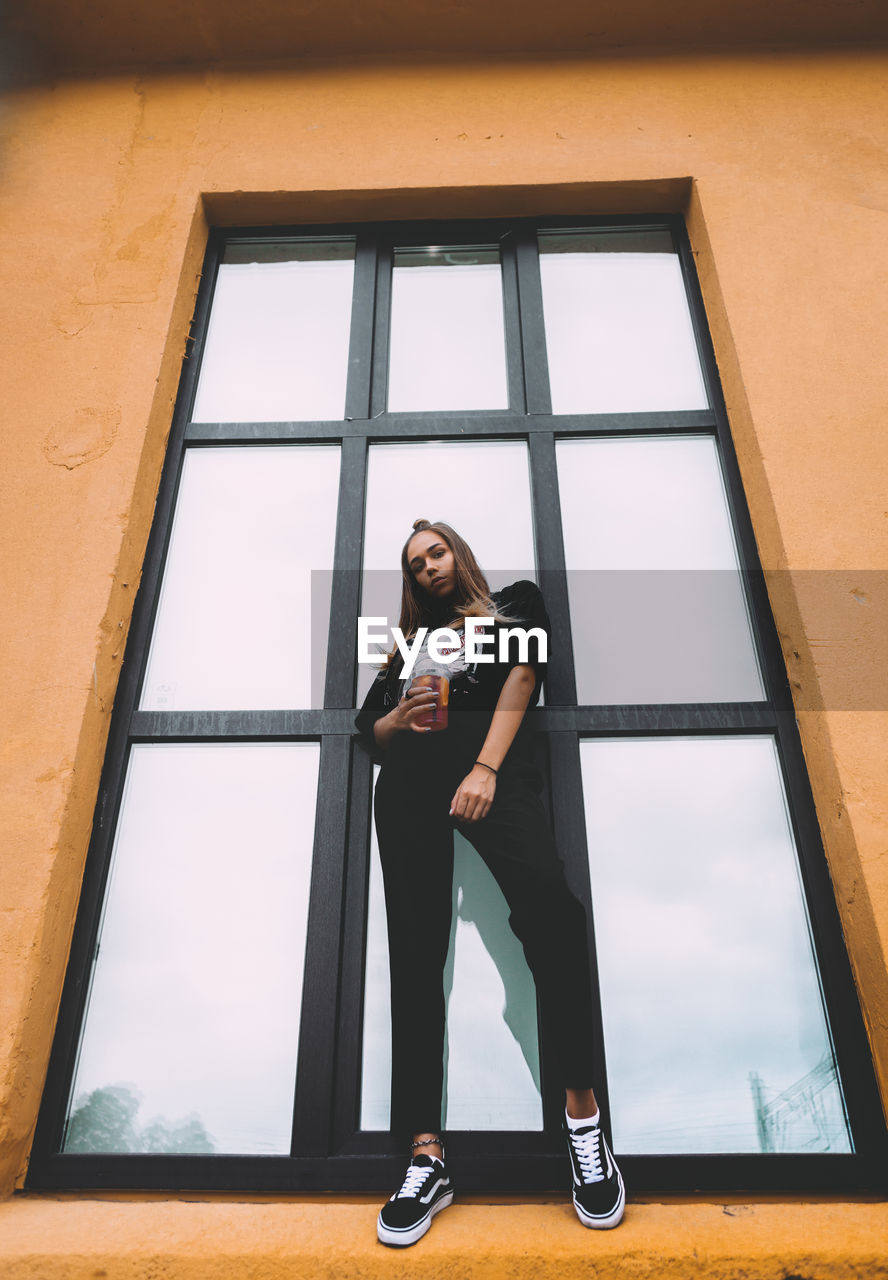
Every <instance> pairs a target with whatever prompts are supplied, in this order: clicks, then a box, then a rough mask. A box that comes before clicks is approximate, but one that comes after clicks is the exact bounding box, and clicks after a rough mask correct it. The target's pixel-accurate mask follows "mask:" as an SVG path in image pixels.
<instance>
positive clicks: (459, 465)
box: [357, 440, 536, 705]
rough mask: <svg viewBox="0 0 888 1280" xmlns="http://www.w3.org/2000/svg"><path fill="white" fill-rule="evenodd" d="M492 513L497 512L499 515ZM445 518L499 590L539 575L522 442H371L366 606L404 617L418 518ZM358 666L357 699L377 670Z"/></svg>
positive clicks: (377, 613)
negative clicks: (405, 571) (404, 562)
mask: <svg viewBox="0 0 888 1280" xmlns="http://www.w3.org/2000/svg"><path fill="white" fill-rule="evenodd" d="M493 513H496V518H495V519H493V518H492V516H493ZM420 518H422V519H428V520H444V521H445V522H446V523H447V524H449V525H451V526H452V527H453V528H454V529H456V531H457V532H458V533H460V534H461V535H462V537H463V538H465V540H466V541H467V542H468V544H469V546H470V547H471V548H472V550H473V551H474V553H475V556H476V557H477V560H478V563H479V564H480V565H481V567H482V569H483V570H484V572H485V574H486V576H487V579H488V582H489V583H490V586H491V589H492V590H494V591H495V590H497V589H498V588H500V587H504V586H507V585H508V584H509V583H511V582H516V581H518V580H519V579H520V578H531V579H536V570H535V568H534V566H535V563H536V557H535V555H534V546H533V521H532V518H531V512H530V473H529V470H528V461H527V445H526V444H525V443H524V442H523V441H513V440H505V441H504V440H497V441H491V442H485V441H474V440H472V441H469V440H467V441H443V440H430V441H418V442H415V443H414V442H411V443H409V444H379V445H371V446H370V462H369V467H368V473H367V508H366V522H365V532H364V570H365V572H364V583H363V593H362V599H361V613H362V614H363V615H366V616H368V617H385V618H387V619H388V625H389V627H392V626H395V625H396V624H397V622H398V617H399V613H400V601H401V568H400V564H401V547H402V546H403V545H404V543H405V542H406V540H407V538H408V536H409V535H410V531H411V529H412V527H413V522H414V521H415V520H417V519H420ZM374 674H375V673H374V670H373V668H372V667H368V666H365V665H362V666H360V667H359V668H358V695H357V697H358V704H359V705H360V703H361V702H362V701H363V699H364V696H365V694H366V692H367V689H368V688H369V686H370V682H371V680H372V678H373V675H374Z"/></svg>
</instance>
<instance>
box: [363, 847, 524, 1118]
mask: <svg viewBox="0 0 888 1280" xmlns="http://www.w3.org/2000/svg"><path fill="white" fill-rule="evenodd" d="M368 916H369V919H368V931H367V959H366V969H365V978H364V983H365V985H364V1039H363V1045H364V1053H363V1072H362V1076H361V1128H362V1129H388V1128H389V1119H390V1116H389V1113H390V1088H391V1065H392V1063H391V1011H390V1001H389V962H388V943H387V941H386V924H385V900H384V895H383V888H382V872H381V871H380V868H379V851H378V849H377V845H376V834H375V831H374V834H373V847H372V850H371V862H370V895H369V908H368ZM444 991H445V995H446V1004H447V1031H448V1034H447V1038H446V1040H445V1050H444V1054H445V1072H444V1095H445V1104H444V1117H443V1120H444V1128H445V1129H542V1127H543V1113H542V1103H541V1101H540V1064H539V1039H538V1031H537V1017H536V990H535V988H534V982H533V978H532V977H531V974H530V971H529V969H528V968H527V962H526V961H525V959H524V953H523V951H522V949H521V944H520V943H519V941H518V939H517V938H516V937H515V935H514V934H513V933H512V930H511V929H510V928H509V911H508V907H507V906H506V903H505V900H504V898H503V896H502V894H501V893H500V890H499V887H498V886H497V883H496V881H495V880H494V879H493V876H492V875H491V874H490V872H489V871H488V870H487V867H486V866H485V865H484V863H483V862H482V860H481V858H480V857H479V856H478V854H477V853H475V851H474V849H473V848H472V847H471V845H470V844H469V843H468V842H467V841H466V840H464V839H463V837H462V836H461V835H459V833H457V834H456V837H455V860H454V873H453V927H452V931H451V935H450V951H449V953H448V956H447V964H446V966H445V969H444Z"/></svg>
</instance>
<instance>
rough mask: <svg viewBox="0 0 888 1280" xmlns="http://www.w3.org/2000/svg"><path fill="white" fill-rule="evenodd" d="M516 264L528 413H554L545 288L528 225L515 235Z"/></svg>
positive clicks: (533, 234)
mask: <svg viewBox="0 0 888 1280" xmlns="http://www.w3.org/2000/svg"><path fill="white" fill-rule="evenodd" d="M513 243H514V248H515V262H516V266H517V271H518V299H519V306H520V309H521V350H522V354H523V357H524V380H525V387H526V394H527V412H528V413H531V414H534V413H546V414H550V413H551V412H552V397H551V395H550V393H549V361H548V357H547V354H546V328H545V324H544V321H543V286H542V282H541V280H540V258H539V250H538V249H537V239H536V231H535V230H534V228H533V227H532V226H530V225H525V226H523V227H521V228H519V229H518V230H517V231H516V232H515V236H514V241H513Z"/></svg>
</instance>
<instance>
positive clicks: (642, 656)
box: [311, 568, 888, 712]
mask: <svg viewBox="0 0 888 1280" xmlns="http://www.w3.org/2000/svg"><path fill="white" fill-rule="evenodd" d="M337 576H338V575H337V573H336V572H335V571H313V572H312V575H311V577H312V591H311V641H312V644H311V654H312V658H311V661H312V672H311V676H312V694H313V705H314V706H318V707H319V706H321V705H322V703H323V689H324V679H325V669H326V659H327V641H328V632H329V618H330V601H331V599H332V598H333V587H334V578H335V577H337ZM538 576H539V575H538V573H537V571H536V570H534V569H526V568H525V569H513V570H497V571H492V572H488V574H487V577H488V580H489V581H490V583H491V588H492V590H494V591H495V590H497V589H498V588H500V587H502V586H505V585H506V584H507V583H510V582H515V581H516V580H518V579H520V578H530V579H532V580H538ZM342 577H343V579H346V578H348V579H350V580H349V581H342V582H339V583H337V584H336V585H337V594H338V591H339V589H343V590H344V592H345V595H346V598H350V599H358V600H359V601H360V605H359V611H360V614H361V616H363V617H373V618H382V619H384V622H382V623H379V624H376V623H374V630H375V629H376V628H377V626H378V627H379V628H380V629H384V630H385V631H386V634H387V645H386V646H380V650H382V649H383V648H388V647H391V645H392V644H393V643H394V640H393V637H392V635H391V628H392V627H394V626H397V625H398V622H399V615H400V598H401V575H400V572H399V571H397V570H391V571H390V570H368V571H365V572H363V573H360V574H359V573H358V572H357V571H355V570H348V571H343V573H342ZM356 578H357V579H359V580H358V581H355V579H356ZM764 579H765V584H766V587H767V591H768V596H769V599H770V603H771V608H772V610H773V613H774V616H775V619H776V620H777V631H778V634H779V636H780V643H781V648H782V650H783V657H784V661H785V663H786V668H787V674H788V678H789V681H790V686H791V689H792V696H793V701H794V705H795V707H796V710H797V711H799V712H805V711H888V570H878V569H865V570H851V569H830V570H816V569H806V570H796V571H789V570H774V571H768V572H766V573H765V575H764ZM565 582H566V585H567V593H568V599H569V602H570V619H571V629H572V634H573V646H574V654H575V666H576V674H577V688H578V702H579V703H580V704H581V705H613V704H619V705H626V704H632V703H639V704H652V703H690V702H730V701H737V702H755V701H765V700H767V699H768V698H769V695H770V691H769V690H768V689H767V687H766V683H765V679H764V676H763V674H762V672H763V663H762V660H761V654H760V652H759V641H758V640H757V639H756V637H755V632H754V628H753V626H752V623H751V621H750V616H749V610H748V606H747V601H746V595H745V593H744V589H743V584H742V582H741V579H740V576H739V575H738V574H737V573H736V572H735V571H733V570H729V569H728V570H688V569H676V570H659V569H658V570H643V569H626V570H621V569H604V570H602V569H595V570H569V571H568V572H567V573H566V574H565ZM516 624H517V620H516ZM353 625H354V634H353V637H352V640H351V643H352V645H353V652H355V653H356V652H357V640H358V631H357V619H355V620H354V624H353ZM557 650H558V635H557V633H556V634H553V636H552V638H551V644H550V659H554V657H555V655H556V654H557ZM377 669H378V668H376V667H373V666H367V665H361V666H359V667H358V688H357V693H356V703H357V704H358V705H359V704H360V702H361V701H362V700H363V697H364V694H365V693H366V690H367V688H368V687H369V684H370V682H371V680H372V678H373V676H374V674H375V671H376V670H377Z"/></svg>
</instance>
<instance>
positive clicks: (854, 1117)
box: [30, 218, 884, 1191]
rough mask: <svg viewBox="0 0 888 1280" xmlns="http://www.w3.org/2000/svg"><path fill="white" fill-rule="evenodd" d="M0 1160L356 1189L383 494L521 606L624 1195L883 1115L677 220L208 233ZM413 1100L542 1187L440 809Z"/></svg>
mask: <svg viewBox="0 0 888 1280" xmlns="http://www.w3.org/2000/svg"><path fill="white" fill-rule="evenodd" d="M204 281H205V283H204V287H203V289H202V292H201V296H200V299H199V302H198V309H197V315H196V321H195V333H196V341H195V344H194V350H193V351H192V352H191V353H190V354H189V357H188V358H187V359H186V362H185V366H184V372H183V377H182V385H181V391H180V396H179V402H178V407H177V412H176V420H175V423H174V429H173V432H172V435H171V440H170V446H169V453H168V459H167V464H166V468H165V471H164V476H163V480H162V485H161V492H160V495H159V500H158V504H157V512H156V518H155V526H154V529H153V531H152V535H151V541H150V546H149V551H148V557H147V561H146V566H145V572H144V576H143V582H142V586H141V589H140V593H139V598H138V602H137V606H136V612H135V616H134V619H133V625H132V629H131V635H130V640H129V644H128V648H127V655H126V663H125V667H124V673H123V676H122V678H121V685H120V689H119V692H118V697H117V703H116V707H115V712H114V721H113V726H112V733H111V739H110V743H109V748H108V756H107V760H106V766H105V771H104V775H103V779H102V784H101V792H100V796H99V801H98V807H97V811H96V821H95V825H94V833H93V841H92V847H91V852H90V857H89V861H88V868H87V875H86V879H85V884H84V889H83V897H82V902H81V908H80V912H79V916H78V920H77V927H76V933H75V939H74V945H73V950H72V956H71V962H70V968H69V974H68V980H67V984H66V987H65V992H64V997H63V1002H62V1009H61V1014H60V1019H59V1027H58V1032H57V1036H56V1041H55V1046H54V1050H53V1056H52V1062H51V1067H50V1075H49V1080H48V1084H47V1089H46V1094H45V1099H44V1106H43V1109H42V1112H41V1118H40V1124H39V1129H38V1134H37V1139H36V1142H35V1147H34V1152H33V1158H32V1163H31V1171H30V1184H31V1185H33V1186H43V1187H50V1186H51V1187H64V1186H120V1187H173V1186H175V1187H194V1188H204V1187H205V1188H213V1187H218V1188H238V1189H269V1190H272V1189H296V1188H308V1189H312V1188H329V1189H335V1188H348V1189H355V1190H362V1189H372V1188H378V1189H382V1188H388V1186H389V1183H390V1182H391V1181H392V1178H393V1177H394V1176H395V1175H396V1173H397V1172H398V1171H399V1170H400V1167H401V1163H402V1160H403V1154H402V1153H401V1152H397V1151H394V1150H393V1148H392V1143H391V1139H390V1137H389V1135H388V1133H387V1130H388V1123H389V1101H390V1100H389V1042H388V1018H389V1009H388V973H387V964H388V960H387V952H386V935H385V916H384V904H383V900H382V890H381V884H380V876H379V872H378V867H377V860H376V859H377V855H376V849H375V841H374V837H373V835H372V780H373V765H372V762H371V760H370V757H369V756H368V754H367V753H366V751H365V749H364V747H363V746H361V745H360V744H359V743H358V742H357V741H356V740H355V739H354V738H353V736H352V735H353V720H354V708H355V706H356V704H359V703H360V701H361V699H362V697H363V694H364V692H365V690H366V688H367V686H368V683H369V680H370V678H371V675H372V672H371V671H369V670H368V668H366V667H365V666H360V665H359V663H358V661H357V643H356V641H357V619H358V616H359V614H362V613H363V614H370V615H373V616H379V615H384V616H387V617H388V618H389V619H390V621H391V622H392V623H394V622H396V621H397V603H398V594H399V576H398V572H397V553H398V550H399V548H400V545H401V543H402V542H403V541H404V539H405V537H406V534H407V532H408V531H409V529H410V527H411V525H412V522H413V521H414V519H416V518H417V517H426V518H429V519H445V520H447V521H449V522H450V523H451V524H453V525H454V526H455V527H456V528H458V529H459V530H460V532H461V533H463V535H464V536H465V537H466V538H467V539H468V541H469V542H470V543H471V545H472V546H473V548H474V549H475V551H476V553H477V554H478V557H479V560H480V561H481V563H482V564H483V565H484V567H485V569H486V570H487V572H488V575H489V577H490V580H491V584H492V586H493V587H494V588H496V587H498V586H502V585H505V584H506V583H508V582H511V581H514V580H515V579H517V578H533V579H535V580H536V581H537V582H538V583H539V585H540V586H541V588H542V590H543V593H544V595H545V597H546V601H547V604H548V608H549V612H550V614H551V617H552V620H553V624H554V625H553V634H554V635H555V636H556V637H557V643H556V644H555V646H554V649H553V652H552V655H551V660H550V664H549V670H548V676H547V680H546V686H545V690H544V697H543V701H542V704H541V706H540V707H539V708H538V709H537V710H536V711H535V712H534V717H535V721H536V725H537V728H538V729H539V731H540V733H539V750H540V763H541V766H542V768H543V771H544V775H545V777H546V778H547V780H548V786H547V800H548V805H549V811H550V814H551V820H552V823H553V826H554V829H555V834H556V838H557V840H558V843H559V848H560V851H561V854H562V856H563V858H564V861H565V865H566V869H567V875H568V879H569V881H570V883H571V885H572V887H573V889H574V890H575V892H576V893H577V894H578V895H579V896H580V897H581V898H582V900H583V901H584V903H585V905H586V908H587V911H588V914H589V919H590V921H591V922H592V924H593V928H592V929H591V930H590V951H589V965H590V970H591V972H592V975H593V979H594V983H595V990H596V991H597V993H598V1010H599V1012H598V1016H597V1025H596V1028H595V1030H596V1033H597V1036H596V1038H597V1043H598V1046H599V1062H598V1072H597V1077H598V1080H597V1092H598V1093H599V1094H600V1096H601V1097H602V1099H603V1101H604V1104H605V1109H606V1114H607V1117H608V1119H609V1123H610V1126H611V1129H612V1133H613V1145H614V1148H615V1150H616V1152H617V1154H618V1155H620V1156H621V1157H624V1158H625V1164H624V1167H625V1169H626V1173H627V1177H628V1179H629V1183H630V1186H631V1188H632V1189H633V1190H635V1191H656V1190H661V1189H662V1190H666V1189H668V1190H676V1189H680V1188H694V1187H708V1188H713V1189H714V1188H720V1189H731V1188H735V1189H765V1188H798V1189H802V1188H814V1187H831V1188H840V1187H849V1186H855V1185H857V1186H861V1185H867V1183H868V1180H870V1179H871V1177H872V1170H873V1167H874V1162H875V1160H876V1158H877V1156H878V1155H879V1153H880V1152H882V1151H884V1125H883V1121H882V1117H881V1110H880V1107H879V1102H878V1097H877V1093H876V1089H875V1085H874V1082H873V1076H872V1069H871V1065H870V1060H869V1055H868V1049H867V1044H866V1039H865V1036H864V1034H863V1030H862V1025H861V1020H860V1015H859V1011H858V1007H857V1002H856V996H855V992H854V988H853V984H852V982H851V978H850V974H849V969H848V964H847V960H846V957H845V954H844V951H843V948H842V943H841V935H840V930H839V926H838V920H837V915H836V910H835V903H834V901H833V897H832V891H831V886H830V881H829V876H828V873H827V869H826V864H825V860H824V857H823V851H822V848H821V846H820V842H819V834H818V828H817V823H816V819H815V816H814V811H813V805H812V800H811V795H810V791H809V787H808V782H807V778H806V774H805V770H804V763H803V758H802V753H801V748H800V743H799V739H798V733H797V728H796V723H795V718H794V714H793V706H792V701H791V698H790V695H789V689H788V685H787V680H786V674H785V670H784V667H783V663H782V658H781V653H780V648H779V645H778V643H777V639H776V635H775V631H774V626H773V622H772V619H771V615H770V611H769V606H768V599H767V593H766V589H765V585H764V581H763V577H762V574H761V571H760V569H759V567H758V562H757V559H756V551H755V542H754V537H753V533H752V529H751V527H750V523H749V517H748V513H747V511H746V507H745V503H744V499H743V491H742V487H741V484H740V479H739V474H738V470H737V464H736V460H735V457H734V452H733V448H732V444H731V439H730V434H729V430H728V424H727V420H726V415H725V411H724V406H723V403H722V399H721V395H720V391H719V386H718V381H717V376H716V371H715V365H714V361H713V358H712V353H711V349H710V346H709V341H708V338H707V335H706V330H705V324H704V318H703V312H702V307H701V305H700V301H699V297H698V292H697V286H696V282H695V279H694V275H693V267H692V262H691V256H690V252H689V249H688V245H687V242H686V238H685V234H684V229H683V227H682V225H681V224H680V222H679V221H678V220H677V219H668V218H666V219H664V218H658V219H644V220H643V219H634V220H633V219H628V220H623V221H621V222H620V223H619V224H616V223H615V222H613V221H610V222H607V223H605V222H600V223H596V222H595V221H594V220H592V221H586V222H585V223H582V224H579V223H577V222H576V221H572V220H569V219H567V220H565V219H562V220H560V221H557V222H547V223H533V224H532V223H530V222H526V221H521V222H511V223H499V222H482V223H475V224H471V225H469V224H453V223H451V224H446V225H443V226H437V225H432V224H406V225H391V224H389V225H385V226H372V227H345V228H336V229H333V230H330V229H321V230H318V229H313V228H285V229H279V230H276V231H263V232H261V233H260V232H248V231H239V232H226V233H224V234H223V233H218V234H214V235H213V237H212V241H211V245H210V248H209V253H208V259H207V265H206V270H205V274H204ZM456 852H457V858H456V875H455V880H454V891H453V892H454V907H455V910H454V925H453V933H452V941H451V953H450V958H449V961H448V966H447V972H446V989H447V1000H448V1009H449V1016H448V1031H449V1038H448V1044H447V1062H446V1113H445V1114H446V1128H447V1131H448V1134H449V1154H450V1157H451V1159H452V1162H453V1165H454V1168H455V1169H456V1168H457V1166H458V1170H459V1181H460V1185H461V1186H462V1187H464V1188H465V1189H467V1190H471V1189H481V1188H494V1189H499V1190H521V1189H524V1190H543V1189H550V1188H556V1187H560V1186H561V1185H562V1183H563V1181H564V1178H565V1164H564V1156H563V1154H562V1150H561V1140H560V1134H559V1118H560V1114H561V1093H560V1082H559V1081H558V1080H557V1078H556V1077H555V1074H554V1072H553V1070H552V1065H551V1061H552V1059H551V1052H550V1046H549V1036H548V1028H547V1027H546V1026H545V1025H544V1023H542V1022H541V1020H540V1019H539V1018H538V1016H537V1007H536V999H535V993H534V989H533V983H532V981H531V979H530V976H529V974H528V971H527V968H526V965H525V962H524V959H523V955H522V952H521V948H520V946H519V945H518V943H517V940H516V939H515V938H514V936H513V935H512V934H511V931H510V930H509V928H508V922H507V912H506V908H505V904H504V902H503V900H502V898H501V895H500V893H499V890H498V888H497V887H496V885H495V883H494V882H493V881H492V879H491V877H490V876H489V873H488V872H487V871H486V868H485V867H484V866H483V864H482V863H481V861H480V859H478V858H477V857H476V856H475V855H474V854H473V852H472V851H471V849H470V848H469V847H468V846H467V845H466V844H465V843H464V842H463V841H462V840H461V839H460V838H459V837H457V851H456Z"/></svg>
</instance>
